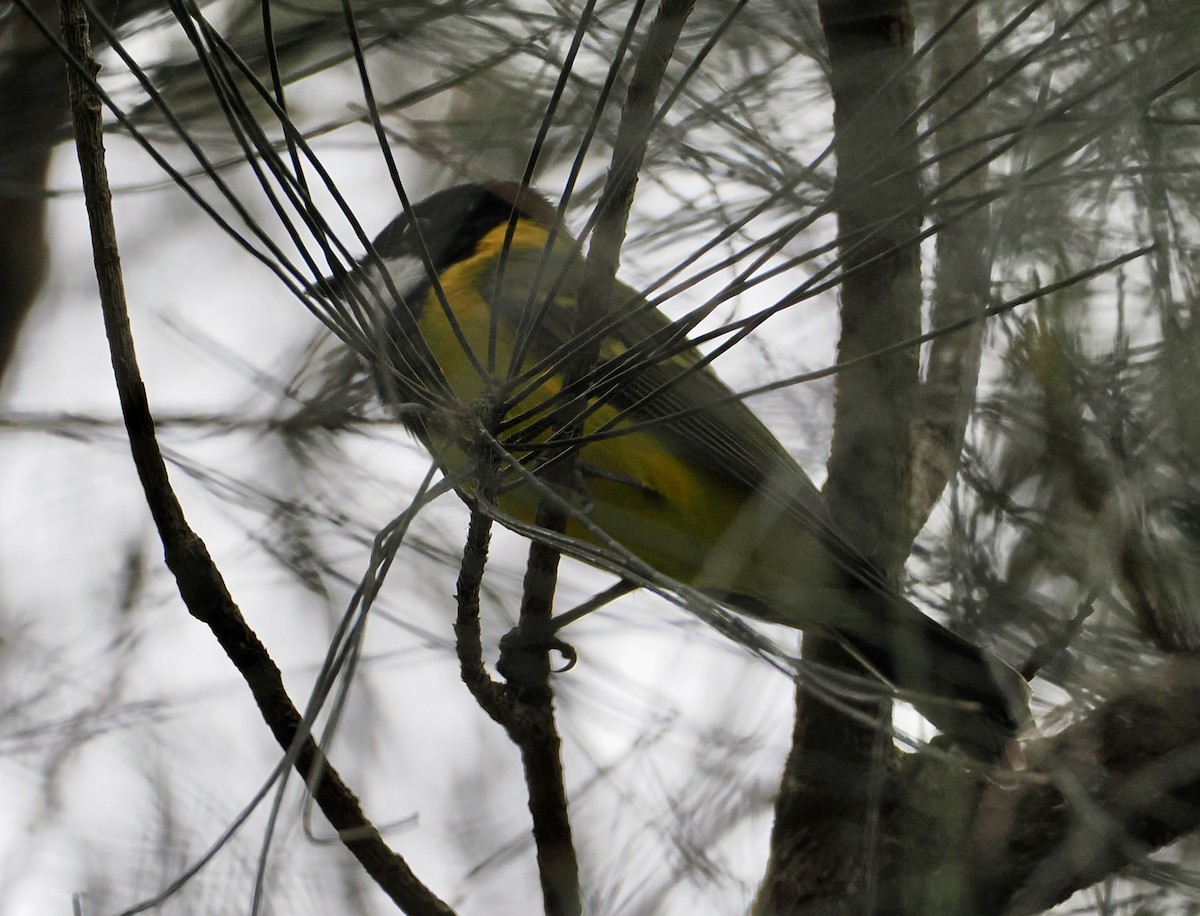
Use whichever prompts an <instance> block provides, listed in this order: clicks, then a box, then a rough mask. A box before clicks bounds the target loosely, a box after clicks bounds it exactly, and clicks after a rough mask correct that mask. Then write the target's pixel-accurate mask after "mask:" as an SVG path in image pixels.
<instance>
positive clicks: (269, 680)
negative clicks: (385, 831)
mask: <svg viewBox="0 0 1200 916" xmlns="http://www.w3.org/2000/svg"><path fill="white" fill-rule="evenodd" d="M60 12H61V16H62V33H63V39H64V41H65V44H66V47H67V49H68V51H69V52H70V53H71V55H72V56H73V58H74V61H75V62H77V64H78V67H79V68H78V69H77V68H76V65H74V64H72V63H71V62H68V67H67V80H68V85H69V88H70V95H71V114H72V119H73V122H74V126H75V138H76V139H75V142H76V148H77V151H78V155H79V165H80V170H81V171H82V173H83V188H84V197H85V200H86V202H87V211H88V218H89V222H90V224H91V232H92V251H93V257H94V260H95V267H96V278H97V280H98V282H99V286H100V303H101V308H102V310H103V313H104V327H105V332H106V334H107V337H108V341H109V349H110V352H111V355H112V364H113V374H114V376H115V378H116V383H117V392H118V395H119V397H120V401H121V412H122V415H123V417H124V419H125V428H126V430H127V431H128V433H129V445H130V450H131V451H132V453H133V460H134V464H135V466H136V467H137V472H138V478H139V480H140V481H141V484H142V489H143V491H144V493H145V496H146V503H147V505H148V506H149V508H150V513H151V515H152V517H153V518H154V523H155V526H156V527H157V529H158V533H159V537H160V538H161V539H162V544H163V551H164V555H165V559H166V563H167V566H168V567H169V568H170V570H171V572H172V573H173V574H174V576H175V581H176V583H177V585H178V587H179V594H180V596H181V597H182V598H183V601H184V604H185V605H186V606H187V608H188V611H189V612H190V613H191V614H192V616H193V617H195V618H196V619H197V620H199V621H201V622H202V623H204V624H206V625H207V626H208V627H209V629H210V630H212V632H213V635H214V636H216V638H217V642H218V643H219V644H220V645H221V648H222V649H223V650H224V651H225V653H226V655H228V656H229V659H230V661H232V662H233V664H234V665H235V666H236V667H237V669H238V671H240V672H241V674H242V676H243V677H244V678H245V680H246V683H247V685H249V687H250V691H251V693H252V694H253V695H254V699H255V702H256V703H257V704H258V708H259V711H260V712H261V713H262V716H263V719H264V721H266V723H267V725H268V727H269V728H270V729H271V732H272V733H273V734H274V735H275V739H276V741H278V742H279V745H280V747H282V748H283V749H284V750H285V751H286V752H287V753H288V754H289V755H292V757H293V760H294V766H295V768H296V770H297V772H299V773H300V775H301V776H302V777H303V778H304V779H306V780H309V781H311V782H312V783H314V784H313V785H312V792H313V796H314V798H315V799H316V801H317V804H318V805H320V807H321V811H322V812H323V813H324V814H325V816H326V817H327V818H328V819H329V822H330V823H331V824H332V825H333V826H334V828H335V829H337V830H338V831H339V833H340V834H341V835H342V838H343V843H344V844H345V846H346V848H347V849H348V850H349V851H350V852H351V853H352V854H353V855H354V856H355V858H357V859H358V861H359V862H360V863H361V864H362V866H363V868H364V869H365V870H366V872H367V873H368V874H369V875H370V876H371V877H372V878H373V879H374V880H375V881H376V883H377V884H378V885H379V887H380V888H381V889H382V890H383V891H384V893H386V894H387V895H388V896H389V897H391V899H392V900H393V901H395V903H396V904H397V905H398V906H400V907H401V908H402V909H403V910H404V911H405V912H406V913H410V914H418V916H449V914H452V913H453V910H451V909H450V907H449V906H447V905H446V904H445V903H443V902H442V901H441V900H439V899H438V898H437V897H436V896H435V895H434V894H433V893H432V892H431V891H430V890H429V889H428V888H426V887H425V886H424V885H423V884H421V882H420V881H419V880H418V879H417V877H416V876H415V875H414V874H413V873H412V871H411V870H410V869H409V867H408V865H407V864H406V863H405V862H404V860H403V859H402V858H401V857H400V856H398V855H396V853H394V852H392V850H390V849H389V848H388V847H387V845H386V844H385V843H384V842H383V838H382V837H381V836H380V834H379V832H378V830H376V828H375V827H374V825H373V824H371V822H370V821H368V820H367V818H366V816H365V815H364V814H363V811H362V808H361V806H360V805H359V803H358V799H357V798H355V796H354V793H353V792H351V791H350V789H349V787H347V786H346V785H345V783H343V782H342V780H341V778H340V777H339V776H338V774H337V773H336V771H334V769H333V768H332V767H331V766H330V765H329V763H328V761H327V760H326V759H325V756H324V754H323V753H322V751H321V749H320V748H319V747H318V746H317V744H316V742H315V741H314V740H313V738H312V736H311V734H310V733H309V728H308V723H306V722H305V721H304V719H303V717H302V716H301V715H300V713H299V711H298V710H297V709H296V707H295V705H294V704H293V703H292V702H291V699H290V698H289V697H288V695H287V691H286V690H285V688H284V685H283V678H282V675H281V674H280V672H279V669H278V668H277V667H276V665H275V663H274V662H273V661H272V660H271V657H270V655H269V654H268V652H267V650H266V647H265V646H263V644H262V643H261V642H260V641H259V639H258V637H257V635H255V633H254V631H253V630H251V629H250V627H249V626H248V625H247V624H246V621H245V619H244V618H243V617H242V613H241V610H240V609H239V608H238V606H237V605H236V604H235V603H234V601H233V598H232V596H231V595H230V594H229V591H228V589H227V588H226V586H225V582H224V580H223V578H222V577H221V574H220V572H219V570H218V569H217V568H216V564H215V563H214V562H213V560H212V557H211V556H210V555H209V553H208V549H207V548H206V547H205V545H204V542H203V541H202V540H201V539H200V537H199V536H198V535H197V534H196V533H195V532H194V531H193V530H192V529H191V528H190V527H189V525H188V523H187V520H186V519H185V518H184V514H183V508H182V506H180V504H179V500H178V499H177V497H176V496H175V493H174V491H173V490H172V488H171V483H170V479H169V478H168V476H167V468H166V464H165V462H164V461H163V457H162V452H161V451H160V449H159V447H158V441H157V440H156V438H155V435H154V419H153V417H152V415H151V413H150V405H149V400H148V398H147V396H146V388H145V385H144V384H143V382H142V378H141V374H140V372H139V370H138V365H137V355H136V353H135V351H134V345H133V334H132V331H131V329H130V326H129V314H128V309H127V306H126V303H125V291H124V283H123V280H122V277H121V263H120V256H119V252H118V248H117V242H116V230H115V228H114V225H113V216H112V193H111V191H110V189H109V184H108V175H107V169H106V167H105V162H104V145H103V133H102V118H101V108H100V100H99V97H98V96H97V95H96V93H95V92H94V82H95V77H96V74H97V73H98V72H99V69H100V68H99V65H98V64H97V63H96V61H95V59H94V58H93V56H92V53H91V46H90V42H89V39H88V21H87V16H86V14H85V13H84V10H83V7H82V6H81V5H80V4H79V3H78V2H77V0H62V2H61V7H60ZM80 71H82V72H80Z"/></svg>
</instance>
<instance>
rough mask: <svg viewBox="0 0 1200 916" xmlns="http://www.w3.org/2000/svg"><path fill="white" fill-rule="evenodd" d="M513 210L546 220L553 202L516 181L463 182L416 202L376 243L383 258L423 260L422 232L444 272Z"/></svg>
mask: <svg viewBox="0 0 1200 916" xmlns="http://www.w3.org/2000/svg"><path fill="white" fill-rule="evenodd" d="M514 214H515V215H516V217H517V218H526V219H534V220H537V221H539V222H542V223H547V224H548V223H550V222H553V220H554V218H555V213H554V208H553V207H551V206H550V205H549V203H547V202H546V201H545V200H543V199H541V198H540V197H538V196H537V195H535V194H533V193H532V192H531V191H529V189H528V188H522V187H521V186H520V185H518V184H516V183H497V184H487V185H484V184H464V185H458V186H457V187H453V188H448V189H447V190H445V191H439V192H437V193H436V194H434V195H432V196H430V197H426V198H425V199H424V200H422V201H421V202H420V203H418V204H414V205H413V207H412V212H411V213H406V214H401V215H400V216H398V217H396V219H394V220H392V222H391V223H389V224H388V226H387V227H386V228H385V229H384V230H383V231H382V232H381V233H379V235H378V236H377V237H376V239H375V242H374V246H375V250H376V251H377V252H378V253H379V256H380V257H381V258H383V259H384V260H385V261H386V260H390V259H392V258H396V257H417V258H420V256H421V249H420V242H419V241H418V236H419V238H420V239H421V240H422V241H424V243H425V247H426V249H427V250H428V252H429V257H430V260H431V261H432V263H433V267H434V269H435V270H436V271H437V272H438V273H441V272H442V271H443V270H445V269H446V268H447V267H449V266H450V265H452V264H456V263H457V262H459V261H461V260H463V259H464V258H466V257H469V256H470V254H471V252H473V251H474V250H475V248H476V246H477V245H478V244H479V242H480V240H481V239H482V238H483V237H484V236H485V235H487V234H488V233H489V232H491V231H492V230H493V229H495V228H496V227H497V226H500V225H503V224H504V223H506V222H508V221H509V220H510V219H512V218H513V216H514ZM414 226H415V230H414Z"/></svg>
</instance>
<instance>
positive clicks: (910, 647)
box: [836, 589, 1030, 760]
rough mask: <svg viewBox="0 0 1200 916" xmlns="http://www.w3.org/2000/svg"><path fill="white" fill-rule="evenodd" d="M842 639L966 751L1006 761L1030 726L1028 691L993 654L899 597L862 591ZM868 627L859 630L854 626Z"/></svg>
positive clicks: (841, 631) (843, 628) (842, 629)
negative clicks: (1014, 741) (1004, 757)
mask: <svg viewBox="0 0 1200 916" xmlns="http://www.w3.org/2000/svg"><path fill="white" fill-rule="evenodd" d="M856 597H857V598H858V599H859V601H856V602H855V603H856V605H858V607H857V608H856V609H855V612H851V613H850V614H848V615H846V616H843V617H842V620H841V623H843V624H846V623H849V624H851V626H838V627H837V628H836V629H837V631H838V634H839V635H841V636H843V637H844V638H845V639H846V641H847V642H848V643H849V647H850V648H851V650H852V652H853V653H855V654H858V655H860V656H861V657H862V659H863V660H864V661H865V662H866V663H867V665H868V666H870V667H871V668H873V669H875V671H877V672H878V673H879V674H881V675H883V676H884V677H885V678H887V679H888V680H889V681H891V683H892V684H893V685H895V686H896V687H897V688H898V689H899V690H900V691H901V693H902V694H903V696H904V699H906V700H908V701H909V702H911V703H912V705H913V706H914V707H916V709H917V711H918V712H920V713H921V715H923V716H924V717H925V718H927V719H928V720H929V721H930V722H932V723H933V724H934V725H936V726H937V727H938V728H939V729H940V730H941V731H942V732H943V733H945V734H946V735H947V736H948V737H949V738H951V739H952V740H953V741H955V742H956V743H957V744H959V745H960V746H961V747H962V748H963V749H964V750H966V751H967V752H969V753H971V754H972V755H974V756H976V757H979V758H981V759H987V760H996V759H999V758H1000V757H1001V756H1002V755H1003V753H1004V749H1005V747H1006V746H1007V745H1008V743H1009V742H1010V741H1012V739H1013V738H1015V737H1016V736H1017V735H1018V734H1019V733H1020V732H1021V731H1022V730H1024V729H1025V727H1026V726H1027V725H1028V724H1029V721H1030V714H1029V685H1028V684H1027V683H1026V682H1025V679H1024V678H1023V677H1021V675H1020V674H1019V673H1017V671H1015V670H1014V669H1013V668H1011V667H1009V666H1008V665H1006V664H1005V663H1004V662H1002V661H1000V659H998V658H996V657H995V656H994V655H992V654H991V653H990V652H988V651H986V650H984V649H981V648H979V647H978V646H976V645H974V644H972V643H970V642H968V641H967V640H965V639H963V638H962V637H961V636H957V635H956V634H954V633H952V632H950V630H947V629H946V628H945V627H943V626H942V625H941V624H939V623H937V622H936V621H935V620H932V619H930V618H929V617H926V616H925V615H924V614H923V613H921V612H920V611H919V610H917V608H916V607H915V606H914V605H913V604H911V603H910V602H908V601H905V600H904V599H903V598H901V597H899V596H898V595H887V594H881V593H878V592H874V591H868V590H866V589H862V590H859V591H858V594H857V595H856ZM856 618H857V619H859V620H862V621H864V624H865V625H864V626H853V622H854V620H855V619H856Z"/></svg>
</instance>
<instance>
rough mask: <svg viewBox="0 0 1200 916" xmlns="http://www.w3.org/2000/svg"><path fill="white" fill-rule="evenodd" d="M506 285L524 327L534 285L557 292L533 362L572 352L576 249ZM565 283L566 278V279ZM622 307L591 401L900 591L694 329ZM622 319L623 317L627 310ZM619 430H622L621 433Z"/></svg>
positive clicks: (510, 266)
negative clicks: (694, 336)
mask: <svg viewBox="0 0 1200 916" xmlns="http://www.w3.org/2000/svg"><path fill="white" fill-rule="evenodd" d="M504 271H505V277H506V280H505V281H504V282H503V283H501V284H500V288H499V290H497V288H496V284H494V283H488V282H483V283H481V284H480V287H481V289H483V290H488V291H490V293H485V295H488V297H489V299H490V301H491V304H492V306H493V307H495V308H499V309H500V310H501V320H504V321H514V322H515V321H519V320H520V319H521V317H522V316H525V315H527V313H528V311H529V306H530V302H531V301H532V303H533V307H534V308H535V309H536V308H538V307H539V306H540V305H541V303H542V302H543V301H545V297H544V295H542V296H538V297H535V298H534V299H533V300H530V298H529V293H528V290H529V289H530V288H531V286H532V285H533V283H534V282H535V280H537V281H538V282H539V284H540V289H542V290H549V289H551V288H552V287H556V288H557V289H556V293H555V295H554V297H553V299H552V300H551V303H550V306H549V308H547V309H546V310H545V314H544V317H543V320H542V322H541V324H540V327H539V328H538V331H537V334H536V338H537V340H538V343H539V345H538V346H537V347H535V348H533V349H532V350H531V354H532V356H533V357H535V358H536V357H545V356H547V355H549V354H551V353H553V351H554V350H555V349H557V348H558V347H562V346H565V345H566V344H567V343H568V342H569V341H570V336H571V333H572V329H573V324H574V320H575V293H576V292H578V290H579V287H580V283H581V282H582V273H583V262H582V259H580V258H579V257H578V255H576V254H575V253H574V252H573V251H565V250H559V249H556V250H555V251H553V252H551V253H550V254H549V255H545V254H544V253H543V252H541V251H518V250H513V251H511V252H510V253H509V255H508V258H507V261H506V263H505V267H504ZM560 278H561V279H560ZM613 302H614V304H615V309H613V310H610V313H609V315H608V317H607V318H606V319H605V321H606V323H607V324H608V325H610V327H607V328H606V329H605V332H604V334H605V337H604V344H603V345H602V346H601V351H600V363H599V365H597V367H596V368H595V369H594V371H593V373H592V375H591V376H590V377H589V381H588V389H587V390H588V397H589V398H595V397H599V398H601V399H603V400H604V401H606V402H608V403H610V404H612V405H614V406H615V407H617V408H618V409H619V410H620V411H621V412H622V419H623V420H624V421H626V422H628V423H630V424H634V425H636V426H638V427H642V426H643V424H649V425H650V426H652V428H653V429H654V431H655V434H656V435H658V436H660V437H662V438H663V439H664V440H665V441H667V442H668V443H669V444H671V445H672V447H673V448H674V449H675V450H676V451H677V452H678V453H680V454H685V455H687V456H688V460H689V461H693V462H696V463H697V464H698V465H701V466H703V467H704V468H705V469H706V470H708V471H710V472H712V473H714V474H715V475H717V476H727V477H731V478H733V479H734V480H736V481H737V482H738V483H740V484H741V485H743V486H746V487H748V488H750V489H752V490H755V491H758V492H763V493H765V494H767V495H768V496H769V497H770V498H771V499H772V500H773V501H774V502H775V503H776V504H778V505H785V506H787V508H788V511H789V512H790V513H791V514H792V515H793V517H794V518H795V519H796V520H797V522H798V523H799V524H801V525H803V526H804V528H805V529H806V530H808V531H810V532H812V533H813V534H815V535H816V536H817V537H818V538H819V539H820V541H821V542H822V543H823V544H824V545H825V548H826V549H827V550H828V551H829V552H830V554H831V556H832V558H833V559H834V560H835V561H836V562H837V563H838V564H839V565H840V566H842V567H843V568H844V569H845V570H846V571H847V572H849V573H850V574H851V575H852V576H853V577H854V578H855V579H858V580H859V581H861V582H862V583H863V584H864V585H866V586H868V587H871V588H873V589H877V590H880V591H883V592H887V593H889V594H890V593H891V589H890V588H889V587H888V586H887V584H886V581H885V579H884V577H883V575H882V573H881V572H880V571H879V569H878V567H876V566H875V565H874V564H873V563H871V561H870V560H868V559H867V558H866V557H865V556H864V555H863V554H862V553H861V551H859V550H858V549H857V548H856V547H855V546H854V545H853V544H852V543H851V542H850V540H849V539H848V538H847V537H846V536H845V535H843V534H842V533H841V531H840V530H839V528H838V526H837V525H836V524H835V522H834V520H833V516H832V514H831V513H830V511H829V508H828V506H827V505H826V503H825V500H824V499H823V498H822V496H821V494H820V492H819V491H818V490H817V488H816V486H814V484H813V482H812V481H811V480H810V479H809V478H808V475H807V474H805V473H804V471H803V470H802V469H801V468H800V466H799V465H798V464H797V463H796V462H795V460H794V459H793V458H792V456H791V455H790V454H789V453H788V451H787V449H785V448H784V447H783V445H782V444H781V443H780V442H779V440H778V439H776V438H775V436H774V435H772V434H771V432H770V430H768V429H767V427H766V426H765V425H763V423H762V421H760V420H759V419H758V417H756V416H755V415H754V413H753V411H751V410H750V408H749V407H747V406H746V405H745V404H744V403H743V402H742V400H740V399H739V398H738V397H737V396H736V395H735V394H734V393H733V391H732V390H731V389H730V388H729V387H728V386H727V385H725V383H724V382H722V381H721V380H720V379H719V378H718V377H717V375H716V373H714V372H713V371H712V370H711V368H709V367H708V366H707V365H704V364H702V363H701V359H702V356H701V354H700V352H699V351H698V350H696V348H695V347H692V346H691V345H690V344H688V343H687V342H686V329H685V328H684V327H682V326H680V325H679V324H677V323H673V322H672V321H671V320H670V319H669V318H668V317H667V316H666V315H664V314H663V313H662V312H661V311H659V310H658V309H655V308H649V307H647V305H646V301H645V299H643V298H642V297H641V296H639V295H638V294H637V293H635V292H634V291H633V290H632V289H630V288H629V287H628V286H625V285H624V284H622V283H617V284H616V285H615V287H614V295H613ZM618 311H619V313H620V314H619V315H618V314H614V312H618ZM619 434H620V431H619V430H618V429H614V435H619Z"/></svg>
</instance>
